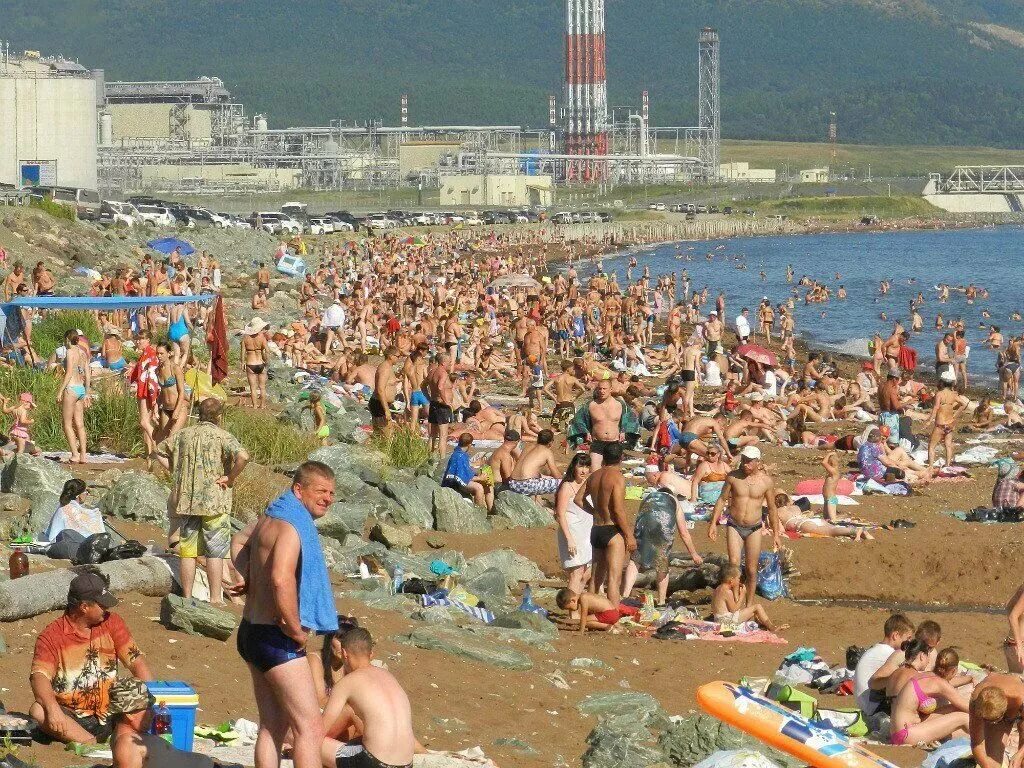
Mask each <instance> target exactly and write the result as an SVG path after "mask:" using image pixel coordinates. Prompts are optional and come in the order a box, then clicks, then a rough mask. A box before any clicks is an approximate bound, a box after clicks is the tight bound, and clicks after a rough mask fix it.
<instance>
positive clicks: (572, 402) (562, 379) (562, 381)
mask: <svg viewBox="0 0 1024 768" xmlns="http://www.w3.org/2000/svg"><path fill="white" fill-rule="evenodd" d="M586 391H587V388H586V387H584V386H583V382H581V381H580V380H579V379H577V378H576V377H575V376H573V364H572V361H571V360H563V361H562V372H561V373H560V374H559V375H558V376H556V377H555V378H553V379H552V380H551V381H549V382H548V383H547V386H546V387H544V394H545V395H547V396H548V397H550V398H551V399H552V400H554V401H555V409H554V411H553V412H552V413H551V428H552V429H555V430H559V429H561V428H562V427H563V426H564V424H565V422H566V421H567V420H570V419H572V417H573V413H574V412H575V410H576V398H577V397H578V396H579V395H582V394H583V393H584V392H586Z"/></svg>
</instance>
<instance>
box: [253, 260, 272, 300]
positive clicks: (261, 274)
mask: <svg viewBox="0 0 1024 768" xmlns="http://www.w3.org/2000/svg"><path fill="white" fill-rule="evenodd" d="M256 290H257V291H263V292H264V293H266V292H268V291H269V290H270V270H269V269H267V265H266V264H265V263H263V262H260V268H259V269H258V270H256Z"/></svg>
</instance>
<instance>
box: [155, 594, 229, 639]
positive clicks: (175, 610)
mask: <svg viewBox="0 0 1024 768" xmlns="http://www.w3.org/2000/svg"><path fill="white" fill-rule="evenodd" d="M160 622H161V623H162V624H163V625H164V626H166V627H172V628H174V629H180V630H181V631H182V632H187V633H188V634H190V635H203V636H204V637H212V638H213V639H214V640H227V639H228V638H229V637H231V633H232V632H234V631H235V628H236V627H237V626H238V619H237V618H235V615H234V614H233V613H228V612H227V611H223V610H221V609H220V608H216V607H214V606H212V605H210V604H209V603H207V602H204V601H202V600H196V599H194V598H184V597H178V596H177V595H167V597H165V598H164V599H163V602H162V603H160Z"/></svg>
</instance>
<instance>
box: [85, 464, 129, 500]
mask: <svg viewBox="0 0 1024 768" xmlns="http://www.w3.org/2000/svg"><path fill="white" fill-rule="evenodd" d="M123 474H124V470H121V469H108V470H106V471H105V472H102V473H100V474H98V475H96V477H93V478H91V479H90V480H89V490H90V491H91V492H92V493H96V492H97V491H99V492H100V495H102V492H103V491H105V490H107V489H108V488H110V487H111V486H112V485H113V484H114V483H115V482H117V479H118V478H119V477H121V475H123Z"/></svg>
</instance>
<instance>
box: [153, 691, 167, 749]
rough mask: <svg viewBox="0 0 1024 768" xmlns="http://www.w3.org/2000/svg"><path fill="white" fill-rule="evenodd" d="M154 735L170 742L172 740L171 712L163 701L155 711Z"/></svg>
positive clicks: (158, 703)
mask: <svg viewBox="0 0 1024 768" xmlns="http://www.w3.org/2000/svg"><path fill="white" fill-rule="evenodd" d="M153 733H155V734H157V735H158V736H162V737H163V738H164V739H165V740H166V741H168V742H169V741H170V740H171V711H170V710H169V709H167V706H166V705H165V704H164V703H163V702H162V701H159V702H157V705H156V707H155V708H154V709H153Z"/></svg>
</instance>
